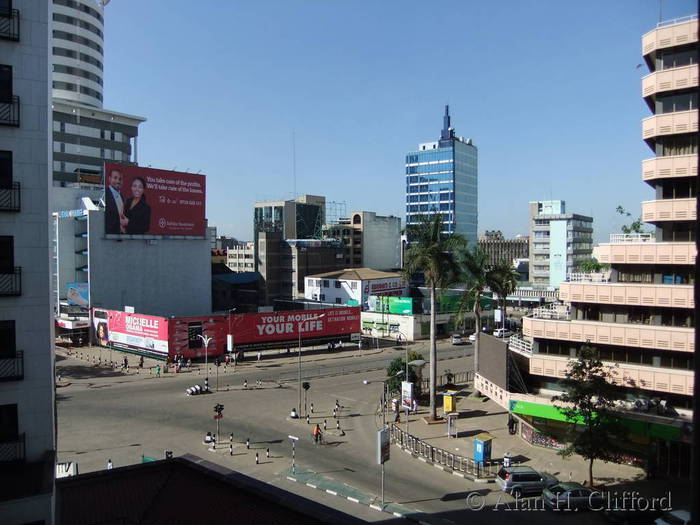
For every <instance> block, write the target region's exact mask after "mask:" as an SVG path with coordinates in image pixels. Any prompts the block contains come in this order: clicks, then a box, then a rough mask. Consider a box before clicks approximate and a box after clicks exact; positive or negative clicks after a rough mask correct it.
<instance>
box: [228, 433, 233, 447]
mask: <svg viewBox="0 0 700 525" xmlns="http://www.w3.org/2000/svg"><path fill="white" fill-rule="evenodd" d="M228 440H229V443H231V444H233V432H231V433H230V434H229V435H228Z"/></svg>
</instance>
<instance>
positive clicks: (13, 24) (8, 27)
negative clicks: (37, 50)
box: [0, 9, 19, 42]
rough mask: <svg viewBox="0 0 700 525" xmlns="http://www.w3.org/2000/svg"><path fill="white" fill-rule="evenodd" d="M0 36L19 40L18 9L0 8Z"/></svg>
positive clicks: (5, 38) (14, 40) (4, 38)
mask: <svg viewBox="0 0 700 525" xmlns="http://www.w3.org/2000/svg"><path fill="white" fill-rule="evenodd" d="M0 38H1V39H3V40H12V41H13V42H19V9H0Z"/></svg>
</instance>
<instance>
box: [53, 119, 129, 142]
mask: <svg viewBox="0 0 700 525" xmlns="http://www.w3.org/2000/svg"><path fill="white" fill-rule="evenodd" d="M53 130H54V132H56V133H67V134H69V135H77V136H79V137H91V138H94V139H102V140H110V141H112V142H125V143H128V142H129V141H130V140H131V137H130V136H129V135H127V134H126V133H122V132H121V131H113V130H109V129H102V128H95V127H92V126H80V125H77V124H71V123H70V122H61V121H58V120H54V121H53Z"/></svg>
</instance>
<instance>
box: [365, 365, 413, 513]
mask: <svg viewBox="0 0 700 525" xmlns="http://www.w3.org/2000/svg"><path fill="white" fill-rule="evenodd" d="M403 373H404V372H403V370H399V371H398V372H397V373H396V374H394V375H393V376H391V377H387V378H386V379H379V380H375V381H369V380H367V379H365V380H364V381H362V382H363V383H364V384H365V385H370V384H372V383H382V429H386V403H387V398H388V397H389V396H388V395H387V389H388V387H387V382H388V381H389V380H391V379H393V378H395V377H399V376H401V375H403ZM384 478H385V476H384V462H383V461H382V486H381V493H382V508H384Z"/></svg>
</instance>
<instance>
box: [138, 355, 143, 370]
mask: <svg viewBox="0 0 700 525" xmlns="http://www.w3.org/2000/svg"><path fill="white" fill-rule="evenodd" d="M139 368H143V356H141V357H139Z"/></svg>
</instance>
